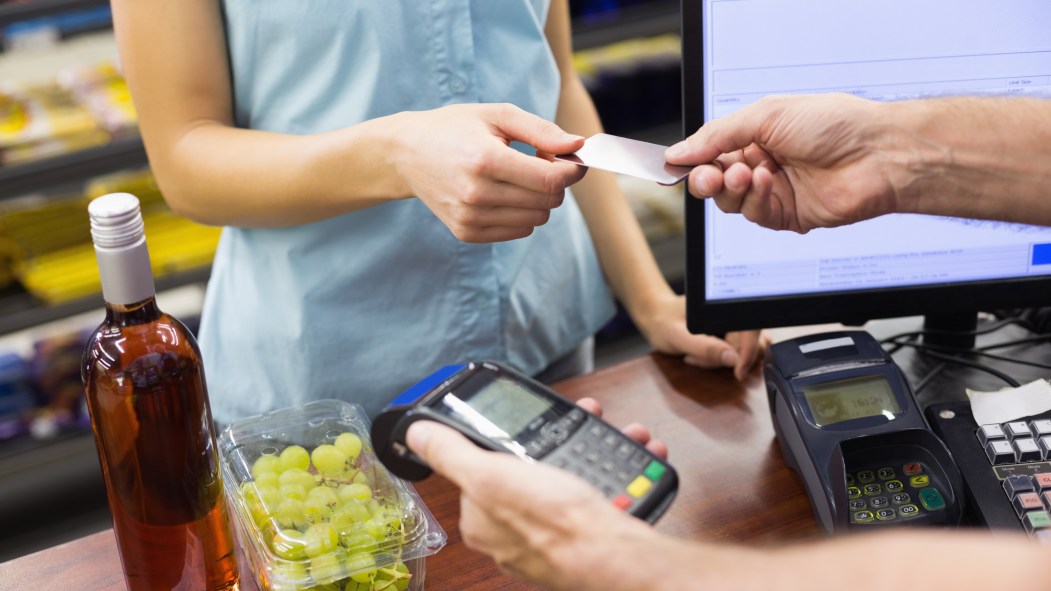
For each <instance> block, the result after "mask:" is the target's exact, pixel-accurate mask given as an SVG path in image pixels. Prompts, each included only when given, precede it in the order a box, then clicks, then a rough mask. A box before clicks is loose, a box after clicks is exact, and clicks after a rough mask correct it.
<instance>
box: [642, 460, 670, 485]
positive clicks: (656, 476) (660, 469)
mask: <svg viewBox="0 0 1051 591" xmlns="http://www.w3.org/2000/svg"><path fill="white" fill-rule="evenodd" d="M665 471H667V468H666V467H665V466H664V464H662V463H660V462H658V461H657V460H654V461H652V462H650V465H649V466H646V469H645V470H643V471H642V473H643V474H645V475H646V478H649V479H650V480H653V481H655V482H656V481H657V480H660V479H661V476H664V472H665Z"/></svg>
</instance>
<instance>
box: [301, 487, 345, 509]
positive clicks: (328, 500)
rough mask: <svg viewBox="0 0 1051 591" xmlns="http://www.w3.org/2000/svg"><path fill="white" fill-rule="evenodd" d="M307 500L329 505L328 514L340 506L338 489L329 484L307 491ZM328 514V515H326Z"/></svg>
mask: <svg viewBox="0 0 1051 591" xmlns="http://www.w3.org/2000/svg"><path fill="white" fill-rule="evenodd" d="M305 502H306V503H307V504H308V505H309V504H316V505H324V506H325V507H328V510H329V511H328V514H331V513H332V511H334V510H335V509H336V508H337V507H339V505H340V502H339V495H338V494H336V491H334V490H332V489H331V488H329V487H327V486H316V487H314V488H312V489H310V491H309V492H307V497H306V499H305ZM326 516H327V515H326Z"/></svg>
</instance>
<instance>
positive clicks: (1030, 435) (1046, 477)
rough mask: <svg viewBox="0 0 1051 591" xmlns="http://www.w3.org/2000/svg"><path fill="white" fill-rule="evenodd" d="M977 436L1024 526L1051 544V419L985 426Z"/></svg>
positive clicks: (1032, 533)
mask: <svg viewBox="0 0 1051 591" xmlns="http://www.w3.org/2000/svg"><path fill="white" fill-rule="evenodd" d="M977 437H978V441H979V443H980V444H981V446H982V449H983V450H984V451H985V455H986V457H987V458H988V459H989V463H990V465H991V466H992V469H993V472H994V473H995V474H996V477H997V479H998V480H1000V482H1001V483H1002V485H1003V489H1004V494H1005V495H1007V500H1008V501H1009V502H1010V503H1011V506H1012V507H1014V510H1015V514H1017V515H1018V519H1019V521H1020V522H1021V524H1022V527H1024V528H1025V530H1026V531H1027V532H1029V534H1030V535H1032V536H1034V537H1038V538H1040V539H1042V540H1043V541H1047V542H1051V418H1036V419H1033V420H1028V421H1026V420H1020V421H1011V422H1007V423H1003V424H991V425H982V426H980V427H978V430H977Z"/></svg>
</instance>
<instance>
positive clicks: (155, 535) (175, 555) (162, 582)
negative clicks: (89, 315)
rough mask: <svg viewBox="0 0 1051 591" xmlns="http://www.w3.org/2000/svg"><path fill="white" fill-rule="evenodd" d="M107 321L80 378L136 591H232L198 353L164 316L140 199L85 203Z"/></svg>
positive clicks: (229, 548)
mask: <svg viewBox="0 0 1051 591" xmlns="http://www.w3.org/2000/svg"><path fill="white" fill-rule="evenodd" d="M88 216H89V217H90V220H91V237H92V240H93V241H94V243H95V254H96V258H97V260H98V266H99V273H100V275H101V278H102V295H103V299H105V301H106V318H105V320H104V321H103V322H102V324H101V325H100V326H99V327H98V328H97V329H96V330H95V332H94V333H93V334H92V335H91V338H90V339H89V341H88V344H87V347H86V349H85V351H84V358H83V362H82V365H81V377H82V379H83V381H84V386H85V391H86V395H87V401H88V410H89V414H90V416H91V427H92V431H93V432H94V435H95V444H96V446H97V448H98V454H99V462H100V463H101V464H102V475H103V480H104V481H105V484H106V493H107V495H108V498H109V508H110V511H111V513H112V516H113V531H114V534H115V535H116V538H117V546H118V550H119V553H120V558H121V563H122V565H123V567H124V578H125V580H126V582H127V584H128V588H129V589H130V590H131V591H139V590H143V591H146V590H149V591H156V590H163V589H178V590H185V591H203V590H208V591H213V590H220V589H236V588H237V582H238V574H237V562H236V557H235V554H234V542H233V536H232V534H231V530H230V522H229V519H228V516H227V509H226V503H225V501H224V496H223V487H222V482H221V480H220V471H219V456H218V451H217V448H216V445H215V433H214V427H213V424H212V415H211V410H210V408H209V405H208V393H207V389H206V387H205V377H204V371H203V368H202V364H201V356H200V350H199V349H198V348H197V343H196V341H195V340H194V338H193V336H192V334H191V333H190V331H189V330H187V328H186V327H185V326H184V325H183V324H182V323H181V322H179V321H178V320H176V319H175V318H173V317H172V316H170V315H168V314H165V313H164V312H162V311H161V310H160V309H159V308H158V307H157V301H156V289H155V287H154V283H153V273H152V270H151V268H150V257H149V252H148V251H147V249H146V237H145V228H144V225H143V220H142V214H141V212H140V210H139V201H138V199H137V198H136V197H135V196H133V195H130V194H127V193H113V194H110V195H104V196H102V197H99V198H97V199H95V200H93V201H92V202H91V203H90V204H89V205H88Z"/></svg>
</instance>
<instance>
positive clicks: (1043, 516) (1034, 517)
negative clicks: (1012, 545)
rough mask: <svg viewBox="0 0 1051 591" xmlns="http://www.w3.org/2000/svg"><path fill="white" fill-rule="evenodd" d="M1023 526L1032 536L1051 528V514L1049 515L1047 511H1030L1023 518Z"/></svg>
mask: <svg viewBox="0 0 1051 591" xmlns="http://www.w3.org/2000/svg"><path fill="white" fill-rule="evenodd" d="M1022 525H1023V526H1025V531H1027V532H1029V533H1030V534H1032V533H1033V532H1035V531H1037V530H1041V529H1048V528H1051V514H1048V512H1047V511H1030V512H1029V513H1026V514H1025V515H1023V516H1022Z"/></svg>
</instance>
